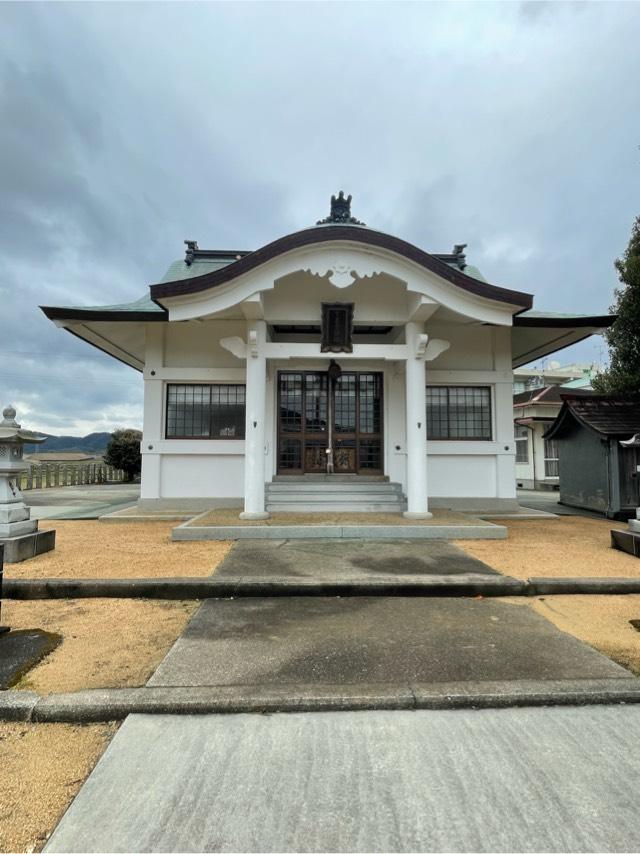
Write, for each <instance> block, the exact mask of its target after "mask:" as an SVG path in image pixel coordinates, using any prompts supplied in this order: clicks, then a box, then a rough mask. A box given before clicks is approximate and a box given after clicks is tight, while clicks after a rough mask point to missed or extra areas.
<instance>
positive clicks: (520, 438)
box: [515, 424, 529, 464]
mask: <svg viewBox="0 0 640 854" xmlns="http://www.w3.org/2000/svg"><path fill="white" fill-rule="evenodd" d="M515 434H516V435H515V438H516V462H517V463H524V464H526V463H528V462H529V428H528V427H524V426H523V425H522V424H516V429H515Z"/></svg>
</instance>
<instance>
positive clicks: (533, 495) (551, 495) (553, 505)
mask: <svg viewBox="0 0 640 854" xmlns="http://www.w3.org/2000/svg"><path fill="white" fill-rule="evenodd" d="M517 494H518V503H519V504H520V506H521V507H526V508H527V509H530V510H543V511H544V512H546V513H555V514H556V515H557V516H584V517H586V518H587V519H604V518H605V517H604V516H603V514H602V513H592V512H591V510H582V509H580V508H579V507H567V506H566V505H564V504H559V503H558V501H559V499H560V493H559V492H556V491H555V490H545V489H519V490H518V491H517Z"/></svg>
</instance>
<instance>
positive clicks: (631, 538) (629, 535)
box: [611, 531, 640, 557]
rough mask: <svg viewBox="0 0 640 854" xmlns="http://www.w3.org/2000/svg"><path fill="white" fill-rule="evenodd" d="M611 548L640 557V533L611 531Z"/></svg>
mask: <svg viewBox="0 0 640 854" xmlns="http://www.w3.org/2000/svg"><path fill="white" fill-rule="evenodd" d="M611 548H612V549H619V550H620V551H621V552H626V553H627V554H629V555H633V556H634V557H640V534H637V533H634V532H633V531H611Z"/></svg>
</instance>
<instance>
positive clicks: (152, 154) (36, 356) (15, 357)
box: [0, 2, 640, 435]
mask: <svg viewBox="0 0 640 854" xmlns="http://www.w3.org/2000/svg"><path fill="white" fill-rule="evenodd" d="M639 43H640V5H639V4H637V3H616V2H606V3H597V2H594V3H544V2H542V3H538V2H525V3H506V2H505V3H481V2H477V3H472V4H467V3H464V2H451V3H406V4H405V3H403V2H393V3H367V2H354V3H306V2H297V3H269V2H264V3H257V4H255V3H249V2H246V3H245V2H236V3H189V2H181V3H154V2H145V3H115V4H111V3H56V2H47V3H44V4H40V3H16V4H13V3H0V116H1V120H0V406H4V405H6V403H9V402H11V403H13V404H14V405H15V406H16V408H17V409H18V420H19V421H22V423H23V424H24V425H25V426H29V427H31V428H33V429H39V430H43V431H45V432H48V433H55V434H74V435H85V434H86V433H89V432H92V431H101V430H112V429H114V428H116V427H124V426H130V427H140V426H141V420H142V379H141V375H140V374H139V373H138V372H136V371H134V370H133V369H131V368H128V367H126V366H124V365H121V364H120V363H118V362H116V361H114V360H113V359H111V358H109V357H108V356H106V355H103V354H101V353H100V352H99V351H97V350H95V349H94V348H92V347H90V346H89V345H87V344H85V343H83V342H81V341H79V340H77V339H76V338H74V337H73V336H72V335H70V334H69V333H67V332H65V331H63V330H60V329H58V328H56V327H55V326H54V324H53V323H51V322H50V321H48V320H47V319H46V318H45V317H44V315H43V314H42V313H41V312H40V310H39V308H38V306H39V305H96V304H101V303H105V304H106V303H117V302H122V301H129V300H133V299H137V298H139V297H141V296H142V295H143V294H144V293H145V292H146V289H147V287H148V285H149V284H151V283H153V282H156V281H158V280H159V279H160V278H161V277H162V275H163V274H164V272H165V270H166V269H167V267H168V266H169V264H170V263H171V262H172V261H173V260H175V259H177V258H180V257H182V256H183V253H184V246H183V240H184V239H185V238H190V239H196V240H198V242H199V245H200V246H201V247H206V248H224V249H226V248H231V249H255V248H258V247H259V246H262V245H264V244H265V243H267V242H269V241H270V240H273V239H275V238H277V237H280V236H282V235H284V234H288V233H290V232H292V231H296V230H298V229H299V228H304V227H306V226H309V225H313V224H314V223H315V222H316V220H317V219H319V218H321V217H323V216H326V215H327V213H328V206H329V198H330V196H331V194H332V193H335V192H337V191H338V190H339V189H343V190H345V191H346V192H347V193H351V194H352V195H353V204H352V213H353V214H354V215H355V216H356V217H358V218H359V219H361V220H364V222H366V223H367V224H368V225H370V226H372V227H374V228H376V229H378V230H380V231H387V232H390V233H392V234H395V235H397V236H399V237H402V238H404V239H406V240H409V241H410V242H412V243H415V244H417V245H418V246H420V247H421V248H423V249H425V250H427V251H433V252H448V251H450V250H451V248H452V247H453V245H454V243H467V244H468V249H467V259H468V261H469V263H471V264H474V265H475V266H477V267H479V268H480V270H481V271H482V272H483V274H484V275H485V277H486V278H487V279H488V280H489V281H491V282H492V283H494V284H498V285H502V286H504V287H508V288H513V289H516V290H522V291H528V292H531V293H533V294H535V297H536V299H535V308H537V309H547V310H550V311H569V312H577V313H580V312H584V313H589V312H592V313H603V312H605V311H606V310H607V308H608V307H609V306H610V304H611V302H612V299H613V289H614V288H615V286H616V284H617V278H616V273H615V270H614V267H613V262H614V260H615V258H616V257H618V256H619V255H620V254H621V253H622V252H623V251H624V249H625V248H626V245H627V243H628V240H629V236H630V232H631V226H632V223H633V220H634V218H635V217H636V216H637V215H638V214H640V193H639V190H640V148H639V146H640V127H639V125H640V109H639V107H640V104H639V98H640V94H639V93H640V89H639V88H638V80H640V51H639V50H638V44H639ZM605 357H606V349H604V348H603V340H602V339H601V338H599V337H598V338H593V339H591V340H590V341H589V342H585V343H582V344H579V345H576V346H575V347H572V348H570V349H567V350H565V351H564V352H562V353H559V354H558V356H557V357H552V358H556V359H557V360H558V361H561V362H562V363H566V362H570V361H574V360H580V361H594V360H595V361H602V360H603V358H605Z"/></svg>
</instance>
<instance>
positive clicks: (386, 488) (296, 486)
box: [267, 482, 402, 495]
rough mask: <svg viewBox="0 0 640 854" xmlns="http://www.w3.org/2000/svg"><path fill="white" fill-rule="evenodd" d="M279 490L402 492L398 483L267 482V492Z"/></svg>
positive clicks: (300, 492)
mask: <svg viewBox="0 0 640 854" xmlns="http://www.w3.org/2000/svg"><path fill="white" fill-rule="evenodd" d="M281 492H286V493H288V494H291V495H294V494H302V493H305V494H306V493H314V494H317V495H324V494H326V493H339V492H340V493H353V494H359V493H362V492H367V493H378V492H379V493H381V494H385V495H389V494H396V493H397V494H402V485H401V484H399V483H307V482H305V483H269V484H267V494H268V495H276V494H278V493H281Z"/></svg>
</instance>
